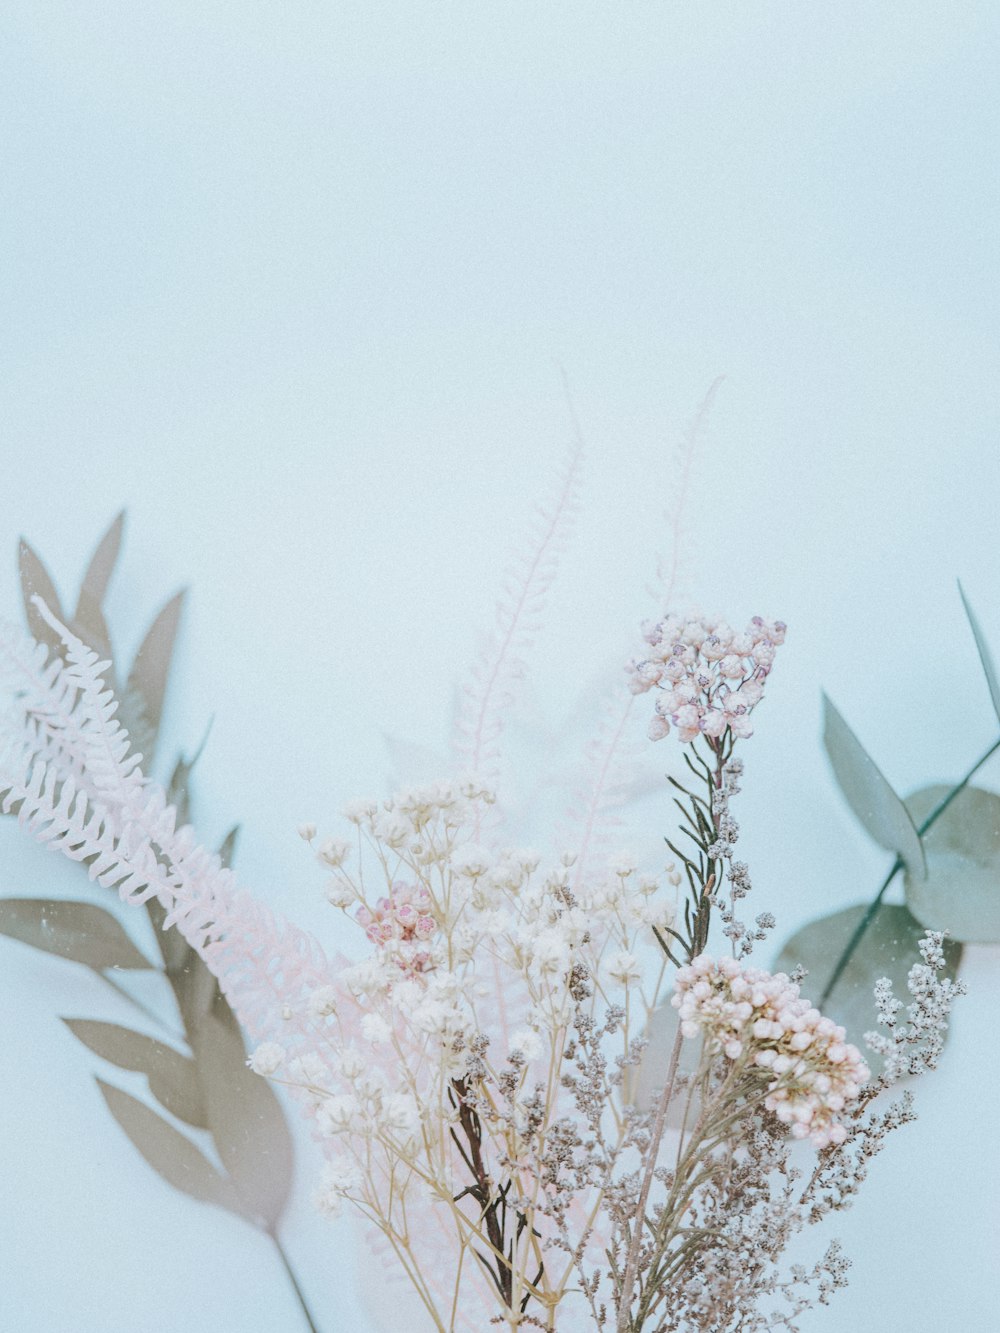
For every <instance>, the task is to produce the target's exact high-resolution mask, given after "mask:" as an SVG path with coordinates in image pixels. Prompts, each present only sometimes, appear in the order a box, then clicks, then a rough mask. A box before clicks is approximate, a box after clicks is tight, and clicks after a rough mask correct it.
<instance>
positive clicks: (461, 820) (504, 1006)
mask: <svg viewBox="0 0 1000 1333" xmlns="http://www.w3.org/2000/svg"><path fill="white" fill-rule="evenodd" d="M493 800H494V796H493V793H492V791H491V790H490V789H489V788H488V787H487V786H485V785H484V784H482V783H481V782H478V781H476V780H474V779H465V780H461V781H458V782H439V783H434V784H431V785H428V786H423V787H415V788H409V789H407V790H404V791H402V792H399V793H397V794H396V795H395V796H393V797H392V799H390V800H388V801H384V802H376V801H360V802H356V803H355V804H353V805H351V806H350V807H349V808H348V809H347V810H346V811H345V815H346V817H347V819H348V820H349V821H350V822H351V823H353V824H354V825H355V826H356V828H357V832H358V839H357V855H356V856H351V857H349V856H348V850H349V849H348V847H347V844H346V843H344V842H341V841H339V840H335V839H326V840H325V841H324V842H322V844H321V845H320V850H319V853H318V860H319V861H320V862H321V863H322V864H323V865H324V866H326V867H327V868H328V869H329V870H330V871H331V877H330V879H329V881H328V884H327V890H326V896H327V898H328V900H329V901H330V902H331V903H332V904H333V905H335V906H336V907H338V908H339V909H341V910H342V911H343V912H344V913H345V915H346V917H347V919H348V921H349V922H350V923H351V925H352V926H353V927H354V929H356V930H357V932H358V935H359V936H360V935H361V934H362V932H363V936H364V939H365V940H366V946H367V947H366V951H365V953H364V956H362V957H361V959H360V961H358V962H355V963H353V964H347V965H345V966H344V967H343V968H342V969H341V970H340V972H339V974H338V976H337V977H336V979H335V980H336V985H335V986H332V987H331V986H323V987H321V988H320V989H318V990H316V991H315V992H314V993H313V994H311V995H310V996H309V997H308V1000H307V1003H306V1006H305V1012H304V1013H303V1015H302V1016H301V1017H302V1018H303V1019H304V1020H305V1021H306V1022H308V1023H310V1024H312V1025H313V1030H314V1031H315V1034H316V1041H317V1049H322V1050H323V1052H324V1060H323V1061H316V1062H313V1063H312V1064H309V1065H308V1067H307V1064H306V1062H304V1061H301V1060H299V1061H293V1060H288V1059H284V1060H283V1059H282V1052H281V1051H280V1049H271V1048H259V1049H258V1051H257V1052H255V1055H254V1057H253V1067H254V1068H255V1069H257V1070H258V1072H260V1073H263V1074H274V1073H275V1072H276V1071H278V1070H279V1069H280V1071H281V1072H280V1074H279V1077H280V1078H281V1079H282V1081H284V1082H286V1083H289V1084H291V1085H293V1086H296V1087H297V1088H298V1089H299V1091H300V1093H303V1094H304V1095H305V1097H306V1100H307V1102H308V1103H309V1104H310V1106H311V1112H312V1115H313V1117H314V1123H315V1127H316V1130H317V1133H318V1135H319V1136H320V1137H321V1138H322V1139H323V1140H325V1142H326V1144H327V1146H328V1148H329V1149H330V1151H331V1153H332V1152H333V1151H334V1148H336V1153H337V1154H338V1155H337V1157H336V1163H337V1165H336V1166H334V1167H331V1168H329V1169H328V1171H327V1175H326V1177H325V1178H324V1182H323V1185H322V1187H321V1189H320V1190H319V1192H318V1194H317V1196H316V1198H317V1202H318V1204H319V1206H320V1207H321V1208H322V1210H323V1211H324V1212H327V1213H330V1214H335V1213H336V1212H337V1210H338V1208H339V1206H340V1202H341V1200H342V1198H343V1197H346V1196H347V1195H358V1196H359V1197H360V1199H361V1201H362V1203H363V1204H364V1206H365V1207H367V1208H370V1209H372V1210H373V1212H374V1213H376V1214H378V1215H380V1216H381V1215H385V1216H386V1217H388V1216H389V1215H390V1214H392V1213H393V1210H394V1209H395V1208H396V1207H397V1206H400V1204H401V1200H402V1194H401V1193H400V1191H401V1189H402V1188H403V1186H401V1184H400V1182H401V1181H406V1180H409V1181H410V1182H411V1184H412V1182H413V1181H416V1180H418V1179H419V1180H422V1181H423V1182H424V1183H425V1185H428V1186H429V1187H430V1189H431V1191H432V1193H435V1194H436V1196H437V1197H438V1198H439V1199H441V1200H442V1201H447V1200H453V1199H454V1197H455V1195H457V1194H459V1193H460V1191H461V1189H462V1188H463V1186H465V1185H470V1184H474V1183H475V1182H472V1181H470V1180H468V1179H467V1178H466V1177H467V1163H465V1162H463V1160H462V1159H461V1157H460V1156H459V1155H458V1153H457V1152H456V1151H455V1150H454V1148H453V1142H454V1140H453V1138H452V1134H451V1130H452V1129H453V1128H455V1126H456V1116H457V1115H458V1105H459V1103H458V1098H459V1096H460V1095H462V1096H466V1097H469V1098H476V1099H479V1100H476V1102H475V1105H476V1107H477V1113H478V1115H479V1117H480V1121H481V1124H482V1127H483V1130H484V1132H485V1133H486V1134H488V1135H496V1136H497V1138H496V1143H495V1144H493V1145H492V1146H491V1147H489V1152H490V1154H491V1155H492V1154H493V1153H494V1152H495V1153H496V1155H497V1157H498V1158H503V1159H506V1158H507V1157H511V1158H512V1160H513V1159H514V1158H516V1156H517V1154H518V1153H519V1152H521V1151H522V1150H525V1151H526V1149H525V1146H524V1145H525V1144H526V1143H527V1141H528V1140H527V1139H526V1138H525V1137H524V1135H525V1134H529V1133H534V1130H531V1129H530V1126H531V1125H532V1124H534V1123H535V1119H534V1118H535V1117H536V1116H537V1114H538V1107H537V1106H536V1103H535V1102H534V1101H533V1100H532V1098H534V1097H536V1096H537V1095H538V1094H537V1091H534V1090H535V1089H536V1087H537V1079H538V1078H539V1077H540V1076H541V1077H543V1079H544V1078H545V1077H546V1076H547V1070H546V1068H545V1067H544V1066H545V1065H546V1062H551V1061H553V1060H555V1061H556V1062H557V1067H558V1061H559V1060H560V1059H561V1058H562V1056H561V1054H560V1053H561V1052H562V1051H563V1050H564V1049H565V1047H566V1045H567V1042H568V1041H569V1040H570V1037H569V1032H570V1028H571V1026H572V1024H573V1023H574V1021H576V1016H578V1013H579V1004H580V1002H581V999H580V997H581V995H582V994H584V993H586V994H587V995H591V999H590V1000H589V1001H588V1003H590V1004H591V1005H596V1004H601V1005H605V1006H609V1007H615V1006H617V1005H618V1000H619V997H621V993H622V991H623V990H624V992H625V996H624V1005H623V1006H622V1007H621V1012H622V1013H624V1012H625V1007H624V1006H631V1008H632V1009H634V1011H635V1013H636V1018H637V1020H638V1022H639V1023H640V1024H641V1023H642V1022H643V1021H644V1020H645V1019H646V1018H647V1016H648V1013H649V1011H650V1010H651V1008H652V1006H653V1005H654V1004H655V1001H656V993H657V987H658V986H659V984H660V980H659V979H660V978H661V977H662V966H660V965H659V962H660V957H661V955H660V952H659V949H658V946H657V945H656V943H655V939H654V937H653V935H652V932H651V929H650V927H656V928H658V929H666V928H667V927H668V926H670V925H671V924H672V922H673V920H674V914H675V907H674V898H675V890H676V885H677V883H678V881H679V876H678V875H677V873H676V869H675V867H674V866H673V864H668V865H666V866H665V867H664V873H663V874H662V875H661V876H659V877H657V876H654V875H649V874H641V873H639V867H638V863H637V861H636V859H635V858H633V857H632V856H630V855H627V854H622V855H620V856H618V857H617V858H615V859H614V860H613V861H612V862H610V863H609V865H608V867H607V870H606V871H605V872H604V873H603V874H600V875H596V876H594V877H590V876H588V877H586V878H585V879H584V880H583V881H582V882H576V878H575V876H574V873H573V866H574V863H575V857H574V856H573V855H572V854H571V853H565V854H564V855H562V856H561V857H559V858H557V859H556V861H555V862H554V864H551V865H550V866H549V867H543V866H542V862H541V857H540V856H539V854H538V853H537V852H534V851H531V850H519V849H486V848H484V847H482V846H481V845H480V844H479V841H478V839H479V837H480V834H481V828H482V819H483V815H484V813H485V807H486V806H488V805H490V804H492V802H493ZM306 831H307V832H308V833H309V834H310V835H311V838H310V841H311V839H312V838H315V837H316V830H315V829H313V828H312V827H309V828H308V829H307V830H306ZM584 977H586V978H588V979H589V980H588V987H589V989H588V988H587V987H585V988H584V990H581V978H584ZM644 982H645V984H646V987H647V989H648V990H649V993H648V995H647V994H645V993H644V991H643V983H644ZM616 1042H621V1047H620V1052H621V1058H624V1057H625V1055H626V1054H627V1051H628V1048H627V1043H626V1040H625V1037H624V1035H623V1034H622V1033H619V1034H618V1036H617V1038H616ZM615 1053H616V1052H615V1051H610V1052H609V1054H615ZM535 1062H542V1065H543V1068H542V1069H541V1070H540V1071H539V1069H538V1068H537V1065H536V1068H535V1071H534V1072H532V1065H533V1063H535ZM486 1086H489V1087H491V1088H493V1089H494V1093H495V1095H496V1097H497V1098H498V1099H499V1100H497V1102H496V1107H497V1108H499V1109H496V1110H495V1109H494V1107H493V1105H492V1104H491V1102H490V1101H488V1100H486V1099H483V1098H482V1096H481V1094H480V1092H479V1091H478V1089H479V1088H482V1087H486ZM542 1086H543V1087H544V1082H543V1084H542ZM501 1088H502V1089H503V1091H502V1093H500V1092H499V1091H498V1090H499V1089H501ZM461 1089H466V1090H467V1091H466V1092H465V1093H461V1091H460V1090H461ZM470 1089H477V1091H475V1092H473V1091H468V1090H470ZM568 1089H569V1085H567V1086H566V1087H563V1086H562V1084H560V1083H554V1084H552V1085H551V1086H550V1090H549V1093H548V1098H549V1101H550V1104H548V1105H546V1104H545V1103H544V1102H543V1103H542V1104H541V1110H542V1113H543V1115H544V1117H545V1118H546V1119H549V1118H552V1119H555V1118H558V1117H559V1116H562V1117H563V1120H562V1123H564V1124H568V1123H569V1120H568V1119H567V1118H566V1117H567V1116H571V1115H572V1114H573V1107H574V1103H573V1101H572V1095H571V1092H570V1091H569V1090H568ZM601 1095H603V1096H606V1097H607V1099H608V1107H609V1111H608V1114H609V1116H611V1117H614V1115H615V1114H617V1112H616V1111H615V1110H613V1109H611V1098H612V1092H611V1088H610V1085H609V1086H608V1087H607V1089H606V1090H605V1092H604V1093H603V1094H601ZM504 1099H508V1101H506V1102H505V1101H504ZM504 1105H507V1106H509V1111H504V1110H503V1106H504ZM504 1116H506V1117H507V1118H506V1119H504V1118H503V1117H504ZM505 1126H506V1128H505ZM458 1132H459V1133H461V1132H462V1131H461V1126H459V1127H458ZM487 1150H488V1148H487V1143H486V1142H485V1141H484V1147H483V1151H484V1152H487ZM345 1164H346V1165H345ZM352 1164H353V1165H352ZM401 1165H402V1166H405V1167H406V1170H405V1171H404V1172H403V1173H402V1175H401V1174H400V1172H399V1167H400V1166H401ZM354 1167H360V1174H358V1172H357V1171H355V1170H354ZM526 1169H528V1168H526ZM531 1169H535V1168H531ZM529 1175H530V1170H529ZM527 1178H529V1176H526V1177H525V1179H527ZM406 1188H410V1186H406ZM383 1190H384V1191H385V1192H384V1194H383Z"/></svg>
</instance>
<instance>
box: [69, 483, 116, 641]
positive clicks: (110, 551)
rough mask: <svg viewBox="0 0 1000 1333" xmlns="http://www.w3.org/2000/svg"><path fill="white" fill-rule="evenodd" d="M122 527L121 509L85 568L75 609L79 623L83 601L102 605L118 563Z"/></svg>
mask: <svg viewBox="0 0 1000 1333" xmlns="http://www.w3.org/2000/svg"><path fill="white" fill-rule="evenodd" d="M124 526H125V510H124V509H123V510H121V512H120V513H119V514H118V515H117V516H116V517H115V519H114V521H113V522H112V524H111V526H110V527H109V528H108V530H107V532H106V533H105V534H104V536H103V537H102V538H101V540H100V542H99V544H98V546H97V549H96V550H95V552H94V554H93V555H92V556H91V558H90V564H89V565H88V566H87V569H86V572H85V574H84V576H83V582H82V584H81V585H80V600H79V601H78V602H77V607H76V619H77V620H78V621H80V622H81V623H83V621H82V617H81V612H80V609H81V606H82V604H83V602H84V600H86V601H87V602H88V603H92V604H94V605H95V606H103V605H104V596H105V594H106V592H107V590H108V583H109V582H110V581H111V575H112V574H113V573H114V569H115V565H116V564H117V562H118V553H119V551H120V550H121V542H122V531H123V529H124Z"/></svg>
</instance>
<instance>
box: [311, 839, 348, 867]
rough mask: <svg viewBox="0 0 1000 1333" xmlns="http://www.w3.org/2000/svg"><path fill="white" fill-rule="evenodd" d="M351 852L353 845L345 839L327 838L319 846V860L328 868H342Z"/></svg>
mask: <svg viewBox="0 0 1000 1333" xmlns="http://www.w3.org/2000/svg"><path fill="white" fill-rule="evenodd" d="M350 852H351V844H350V843H349V842H345V841H344V839H343V838H325V839H324V840H323V841H322V842H321V843H320V845H319V851H318V852H317V854H316V855H317V858H318V859H319V860H320V861H323V862H324V863H325V864H326V865H328V866H342V865H343V864H344V862H345V861H346V860H347V858H348V856H349V855H350Z"/></svg>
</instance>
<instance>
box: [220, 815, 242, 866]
mask: <svg viewBox="0 0 1000 1333" xmlns="http://www.w3.org/2000/svg"><path fill="white" fill-rule="evenodd" d="M239 836H240V826H239V824H234V825H233V827H232V828H231V829H230V830H229V832H228V833H227V834H226V836H225V837H224V838H223V840H222V845H221V846H220V848H219V860H220V861H221V862H222V864H223V865H224V866H226V867H227V868H228V867H230V866H231V865H232V864H233V857H234V856H235V855H236V840H237V838H238V837H239Z"/></svg>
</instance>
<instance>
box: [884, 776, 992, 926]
mask: <svg viewBox="0 0 1000 1333" xmlns="http://www.w3.org/2000/svg"><path fill="white" fill-rule="evenodd" d="M950 791H951V788H950V787H946V786H935V787H925V788H924V789H923V790H922V791H918V792H914V794H913V795H912V796H908V797H907V799H906V804H907V806H908V807H909V810H910V813H911V814H912V815H913V818H914V819H915V820H916V821H917V822H918V823H922V822H923V821H924V820H925V819H926V818H927V816H928V815H929V814H930V813H931V811H932V810H933V809H934V807H935V806H937V805H939V804H940V803H941V801H942V800H943V799H944V798H945V797H946V796H947V795H948V794H949V792H950ZM924 851H925V852H926V854H927V878H926V879H925V880H916V879H913V878H912V877H911V876H910V875H906V876H905V878H904V881H903V882H904V884H905V887H906V903H907V906H908V907H909V909H910V911H911V912H912V913H913V915H914V916H915V917H916V918H917V920H918V921H920V922H921V923H922V924H923V925H925V926H926V927H927V928H928V929H929V930H946V931H947V932H948V933H949V935H951V936H952V938H953V939H956V940H962V941H963V942H964V943H966V944H996V943H1000V796H997V795H995V793H993V792H991V791H984V790H983V789H982V788H981V787H964V788H963V789H962V791H960V792H959V793H958V795H957V796H956V797H955V798H954V800H953V801H952V802H951V803H950V804H949V805H948V807H947V809H946V810H944V811H943V813H942V814H940V815H938V817H937V819H936V820H935V821H934V823H933V824H932V825H931V826H930V828H929V829H928V830H927V832H926V833H925V834H924Z"/></svg>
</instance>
